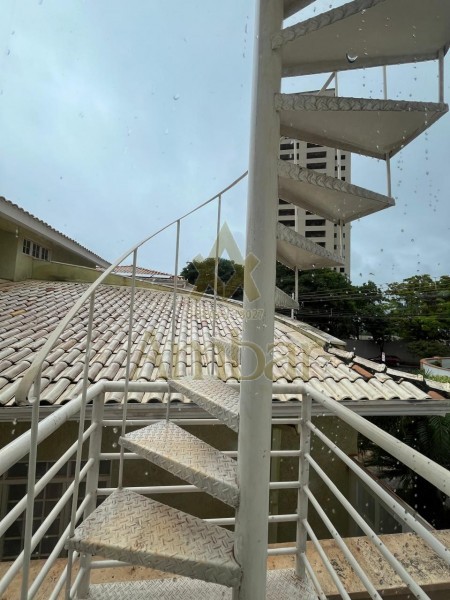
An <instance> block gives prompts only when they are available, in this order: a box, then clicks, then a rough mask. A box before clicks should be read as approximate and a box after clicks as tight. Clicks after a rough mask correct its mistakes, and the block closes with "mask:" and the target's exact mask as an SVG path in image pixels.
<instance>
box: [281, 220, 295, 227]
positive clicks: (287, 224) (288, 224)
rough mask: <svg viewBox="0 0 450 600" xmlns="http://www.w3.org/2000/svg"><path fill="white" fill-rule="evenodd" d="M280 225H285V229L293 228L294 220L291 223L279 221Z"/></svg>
mask: <svg viewBox="0 0 450 600" xmlns="http://www.w3.org/2000/svg"><path fill="white" fill-rule="evenodd" d="M280 223H282V224H283V225H286V227H295V220H293V221H281V219H280Z"/></svg>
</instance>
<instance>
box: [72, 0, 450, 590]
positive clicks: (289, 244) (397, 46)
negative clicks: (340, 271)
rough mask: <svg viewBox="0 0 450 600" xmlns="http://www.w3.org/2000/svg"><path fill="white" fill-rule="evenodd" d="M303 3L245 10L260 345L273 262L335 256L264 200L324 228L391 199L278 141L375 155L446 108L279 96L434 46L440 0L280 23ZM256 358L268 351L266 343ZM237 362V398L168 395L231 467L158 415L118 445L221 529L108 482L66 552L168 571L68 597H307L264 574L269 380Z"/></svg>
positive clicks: (265, 332)
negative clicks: (213, 515) (181, 488)
mask: <svg viewBox="0 0 450 600" xmlns="http://www.w3.org/2000/svg"><path fill="white" fill-rule="evenodd" d="M309 4H312V0H284V3H283V1H282V0H262V1H261V2H260V8H259V17H258V18H259V22H258V24H257V33H258V36H259V37H258V40H257V49H256V50H257V51H256V61H257V64H256V68H255V85H254V88H255V92H254V109H253V142H252V146H253V148H254V153H253V155H252V157H251V164H250V175H249V187H250V191H249V206H248V231H247V239H248V242H247V244H248V245H247V254H248V255H249V256H250V255H254V256H255V257H256V261H255V262H256V264H257V266H256V267H255V268H254V269H253V270H252V272H251V274H250V275H249V276H251V277H252V278H253V283H254V285H255V286H256V289H257V290H258V291H259V295H258V297H251V298H248V297H247V298H246V300H245V303H244V335H243V338H244V341H246V342H248V343H249V344H250V343H252V344H254V345H257V346H258V347H259V348H263V349H265V348H269V345H270V341H271V339H272V336H273V305H274V303H273V297H274V293H275V292H274V284H273V282H274V280H275V259H277V260H280V261H281V262H283V263H284V264H286V265H288V266H290V267H292V268H302V269H305V268H311V267H312V266H313V265H314V266H315V267H317V268H320V267H325V266H336V265H340V264H342V259H341V257H340V256H338V255H335V254H332V253H330V252H328V251H326V250H325V249H324V248H322V247H321V246H319V245H317V244H314V243H313V242H311V241H310V240H307V239H305V238H303V237H302V236H300V235H299V234H298V233H296V232H295V231H292V230H289V229H287V228H286V227H284V226H282V225H278V226H277V224H276V206H277V202H278V198H282V199H285V200H287V201H289V202H290V203H293V204H295V205H296V206H299V207H303V208H305V209H307V210H310V211H312V212H314V214H317V215H320V216H322V217H324V218H326V219H329V220H332V221H334V222H336V223H342V222H349V221H352V220H354V219H359V218H361V217H364V216H366V215H370V214H372V213H374V212H375V211H378V210H381V209H384V208H388V207H391V206H393V204H394V200H393V199H392V198H391V197H388V196H383V195H381V194H378V193H375V192H372V191H370V190H367V189H363V188H360V187H357V186H354V185H351V184H349V183H347V182H344V181H340V180H339V179H334V178H332V177H328V176H325V175H322V174H319V173H316V172H314V171H308V170H306V169H304V168H302V167H301V166H299V165H294V164H289V163H286V162H283V161H278V156H277V154H278V146H279V139H280V136H289V137H291V138H297V139H301V140H305V141H308V142H311V143H315V144H321V145H325V146H329V147H333V148H338V149H342V150H348V151H351V152H355V153H359V154H362V155H365V156H369V157H374V158H377V159H383V160H387V161H388V160H389V159H390V158H391V157H392V156H393V155H395V154H396V153H397V152H399V151H400V150H401V149H402V148H403V147H404V146H405V145H406V144H408V143H410V142H411V141H412V140H414V138H415V137H417V136H418V135H420V134H421V133H422V132H423V131H425V130H426V129H427V128H428V127H430V126H431V125H432V124H433V123H434V122H435V121H437V120H438V119H439V118H440V117H442V116H443V115H444V114H445V113H446V112H447V110H448V107H447V105H446V104H444V103H443V97H442V94H441V96H440V99H439V100H440V101H439V102H437V103H430V102H426V103H423V102H405V101H398V100H389V99H382V100H374V99H365V98H347V97H330V96H325V95H311V94H302V93H295V94H282V93H280V87H281V79H282V77H289V76H294V75H295V76H299V75H308V74H317V73H329V72H336V71H345V70H349V69H360V68H366V67H376V66H378V67H379V66H384V65H393V64H401V63H408V62H418V61H427V60H439V64H440V65H442V60H443V57H444V54H445V53H446V51H447V49H448V45H449V41H450V2H448V0H427V1H426V2H425V1H424V0H355V1H353V2H350V3H348V4H345V5H344V6H341V7H339V8H335V9H332V10H329V11H328V12H325V13H323V14H320V15H318V16H315V17H314V18H311V19H308V20H306V21H301V13H300V15H299V20H300V22H298V23H296V24H295V25H293V26H290V27H287V28H284V29H283V28H282V21H283V18H286V17H288V16H291V15H294V14H296V13H297V12H298V11H301V10H302V9H303V8H305V7H306V6H308V5H309ZM283 10H284V14H283V13H282V11H283ZM419 25H420V26H419ZM254 310H262V311H263V312H262V314H263V318H262V320H261V321H255V320H254V319H253V320H252V319H251V317H250V316H249V314H250V313H251V312H252V311H254ZM224 342H226V340H224ZM264 354H265V356H266V357H267V356H270V350H269V349H268V350H267V351H266V350H264ZM241 368H242V375H243V381H242V383H241V386H240V392H238V391H236V390H234V389H232V388H231V387H230V386H229V385H226V384H225V383H223V382H221V381H219V380H218V379H216V378H214V377H213V376H205V377H204V378H202V379H195V378H193V377H182V378H179V379H174V380H172V381H170V388H171V390H172V391H174V392H175V391H176V392H178V393H181V394H183V395H184V396H185V397H186V398H189V400H190V401H191V402H194V403H196V404H197V405H198V406H199V407H201V408H203V409H204V410H205V411H207V412H208V413H210V414H211V415H212V416H214V417H215V418H217V419H219V420H220V421H221V422H222V423H223V424H224V425H226V426H227V427H229V428H230V429H232V430H233V431H236V432H238V434H239V447H238V452H239V458H238V460H237V461H235V460H234V459H232V458H230V457H228V456H225V455H224V454H222V453H221V452H219V451H218V450H216V449H215V448H213V447H211V446H209V445H208V444H206V443H204V442H203V441H200V440H199V439H197V438H196V437H194V436H193V435H191V434H189V433H187V432H186V431H185V430H183V429H182V428H180V427H178V426H177V425H175V424H174V423H172V422H171V421H170V419H168V420H164V421H161V422H159V423H156V424H154V425H150V426H148V427H145V428H143V429H141V430H138V431H133V432H132V433H128V434H126V435H124V436H122V438H121V440H120V443H121V444H122V446H123V447H124V448H126V449H128V450H131V451H132V452H135V453H137V454H138V455H140V456H141V457H142V458H144V459H146V460H148V461H151V462H152V463H154V464H156V465H158V466H159V467H161V468H163V469H165V470H167V471H169V472H170V473H172V474H174V475H176V476H177V477H179V478H181V479H183V480H185V481H186V482H189V483H191V484H193V485H195V486H197V487H198V488H199V489H201V490H203V491H204V492H206V493H208V494H210V495H211V496H213V497H214V498H217V499H219V500H221V501H222V502H224V503H226V504H228V505H229V506H232V507H234V508H236V511H237V513H236V528H235V532H234V533H232V532H230V531H228V530H226V529H224V528H222V527H219V526H216V525H213V524H211V523H207V522H205V521H203V520H201V519H199V518H196V517H193V516H191V515H189V514H186V513H183V512H181V511H179V510H176V509H174V508H171V507H169V506H166V505H164V504H161V503H159V502H156V501H154V500H151V499H148V498H146V497H144V496H141V495H139V494H136V493H135V492H132V491H129V490H127V489H123V488H119V489H117V490H116V491H115V492H114V493H113V494H112V495H111V496H109V497H108V499H107V500H106V501H105V502H103V503H102V504H101V505H100V506H99V507H98V508H97V509H96V510H94V511H93V512H92V513H91V514H90V516H88V518H87V519H85V520H84V521H83V522H82V524H81V525H80V526H79V527H78V528H77V529H76V531H75V534H74V535H73V537H72V538H71V539H70V540H69V542H68V547H69V548H70V549H73V550H77V551H78V552H80V553H82V554H83V555H86V556H89V555H100V556H102V557H105V558H108V559H113V560H119V561H125V562H127V563H130V564H133V565H144V566H148V567H152V568H155V569H159V570H161V571H165V572H168V573H172V574H174V575H176V576H177V577H176V578H175V579H163V580H154V581H146V582H138V583H136V582H135V583H131V582H129V583H115V584H105V585H88V582H86V585H85V586H84V591H83V592H82V594H81V595H79V596H78V597H79V598H89V599H97V600H101V599H104V598H123V597H128V598H129V599H130V600H132V599H137V598H158V599H166V598H167V599H169V598H176V597H182V598H183V600H189V599H194V598H195V599H200V598H208V599H209V600H213V599H215V598H233V599H235V600H236V599H239V600H250V599H251V600H261V598H263V597H267V598H277V599H282V598H286V599H287V598H289V599H294V598H299V599H300V598H302V599H307V598H316V597H317V595H316V593H315V591H314V588H313V587H312V584H311V582H310V581H309V579H308V577H307V576H306V575H305V572H304V570H302V568H301V567H298V568H297V570H296V571H294V570H292V571H289V570H280V571H273V572H272V571H271V572H268V574H267V573H266V566H265V563H266V549H267V512H268V508H267V507H268V493H269V492H268V487H269V486H268V483H269V472H268V471H269V469H268V464H269V463H268V460H269V458H268V456H269V453H268V450H270V411H271V398H272V394H271V382H270V380H269V379H267V377H265V376H264V374H262V375H257V376H255V377H251V374H252V372H253V371H254V368H255V358H254V353H252V352H251V350H249V349H246V348H244V350H243V352H242V367H241ZM256 399H257V400H258V401H256ZM169 416H170V415H169Z"/></svg>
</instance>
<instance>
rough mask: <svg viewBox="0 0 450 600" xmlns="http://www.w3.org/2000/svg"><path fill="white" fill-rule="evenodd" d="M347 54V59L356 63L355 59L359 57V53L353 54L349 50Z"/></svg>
mask: <svg viewBox="0 0 450 600" xmlns="http://www.w3.org/2000/svg"><path fill="white" fill-rule="evenodd" d="M345 56H346V57H347V60H348V62H349V63H354V62H355V60H357V58H358V55H357V54H351V53H350V52H347V54H346V55H345Z"/></svg>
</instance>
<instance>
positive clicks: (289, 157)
mask: <svg viewBox="0 0 450 600" xmlns="http://www.w3.org/2000/svg"><path fill="white" fill-rule="evenodd" d="M280 158H281V160H294V155H293V154H281V155H280Z"/></svg>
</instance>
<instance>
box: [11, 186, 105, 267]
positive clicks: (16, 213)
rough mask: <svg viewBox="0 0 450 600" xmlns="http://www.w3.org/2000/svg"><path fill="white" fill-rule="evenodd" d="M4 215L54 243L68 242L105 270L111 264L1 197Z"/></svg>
mask: <svg viewBox="0 0 450 600" xmlns="http://www.w3.org/2000/svg"><path fill="white" fill-rule="evenodd" d="M2 214H3V215H4V216H5V217H6V218H7V219H11V220H13V221H14V222H17V223H19V224H21V225H23V226H24V227H27V228H28V229H30V230H34V231H36V232H37V233H41V234H43V235H45V236H46V237H48V238H49V239H51V240H53V241H56V242H59V243H63V244H64V242H65V241H66V242H68V243H69V244H70V245H71V246H72V247H75V248H77V249H79V251H80V252H81V253H82V254H83V255H84V256H86V255H88V257H89V258H90V260H92V261H96V262H97V264H99V265H101V266H102V267H104V268H105V267H108V266H109V264H110V263H109V262H107V261H105V260H104V259H103V258H101V256H98V255H97V254H95V253H94V252H91V250H89V249H88V248H86V247H85V246H82V245H81V244H79V243H78V242H76V241H75V240H73V239H72V238H70V237H68V236H67V235H64V233H61V232H60V231H58V230H57V229H55V228H54V227H52V226H51V225H49V224H48V223H46V222H45V221H42V220H41V219H38V218H37V217H35V216H34V215H32V214H31V213H29V212H28V211H26V210H24V209H23V208H21V207H20V206H18V205H17V204H14V202H11V201H10V200H7V199H6V198H4V197H3V196H0V215H2ZM42 228H43V229H42ZM58 238H59V239H58Z"/></svg>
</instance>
